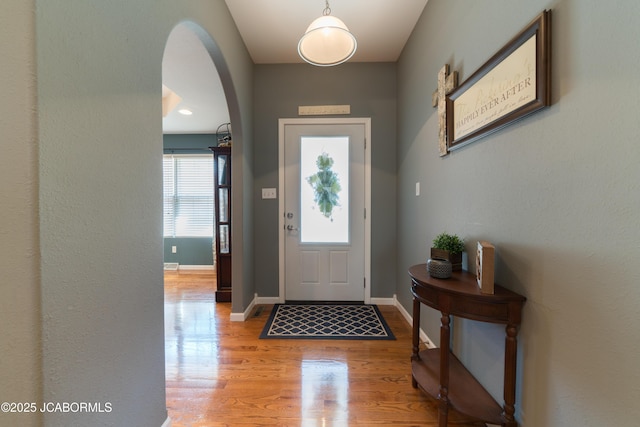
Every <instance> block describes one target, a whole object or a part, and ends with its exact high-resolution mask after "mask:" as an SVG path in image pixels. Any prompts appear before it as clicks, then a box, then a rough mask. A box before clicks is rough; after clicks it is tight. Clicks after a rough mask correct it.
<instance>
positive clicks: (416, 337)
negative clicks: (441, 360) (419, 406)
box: [411, 297, 420, 388]
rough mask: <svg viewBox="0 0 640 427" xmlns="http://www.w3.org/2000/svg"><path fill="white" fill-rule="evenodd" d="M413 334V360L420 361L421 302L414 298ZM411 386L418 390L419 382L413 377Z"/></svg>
mask: <svg viewBox="0 0 640 427" xmlns="http://www.w3.org/2000/svg"><path fill="white" fill-rule="evenodd" d="M412 327H413V332H412V338H411V339H412V350H411V360H420V301H418V299H417V298H415V297H414V298H413V325H412ZM411 385H412V386H413V388H418V382H417V381H416V379H415V378H414V377H413V375H412V376H411Z"/></svg>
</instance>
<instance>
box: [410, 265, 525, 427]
mask: <svg viewBox="0 0 640 427" xmlns="http://www.w3.org/2000/svg"><path fill="white" fill-rule="evenodd" d="M409 276H411V293H412V294H413V351H412V355H411V368H412V377H413V378H412V384H413V387H416V388H417V387H419V388H420V389H422V390H423V391H424V392H426V393H427V394H429V395H431V396H433V397H434V398H436V399H437V400H438V402H439V405H438V407H439V412H438V424H439V427H446V426H447V421H448V413H449V409H450V408H451V409H453V410H455V411H456V412H458V413H460V414H463V415H465V416H468V417H469V418H471V419H474V420H478V421H482V422H485V423H489V424H498V425H502V426H505V427H517V425H518V423H517V422H516V420H515V418H514V412H515V400H516V352H517V338H516V337H517V335H518V325H520V321H521V317H522V307H523V306H524V303H525V301H526V298H525V297H524V296H522V295H519V294H517V293H515V292H512V291H510V290H508V289H505V288H503V287H502V286H499V285H495V292H494V294H483V293H481V292H480V288H479V287H478V285H477V283H476V276H475V275H473V274H470V273H469V272H466V271H454V272H453V276H452V277H451V278H449V279H436V278H433V277H431V276H430V275H429V273H428V272H427V267H426V264H419V265H414V266H413V267H411V268H410V269H409ZM421 303H422V304H426V305H428V306H429V307H432V308H434V309H436V310H439V311H440V312H441V314H442V318H441V325H440V348H434V349H427V350H423V351H420V349H419V343H420V340H419V334H420V304H421ZM450 316H458V317H463V318H466V319H472V320H478V321H481V322H490V323H499V324H505V325H506V342H505V356H504V408H503V407H502V406H500V404H498V402H496V400H495V399H494V398H493V397H492V396H491V395H490V394H489V393H488V392H487V391H486V390H485V389H484V387H483V386H482V385H481V384H480V383H479V382H478V381H477V380H476V379H475V378H474V377H473V375H471V373H470V372H469V371H468V370H467V369H466V368H465V367H464V365H463V364H462V363H461V362H460V361H459V360H458V359H457V358H456V357H455V356H454V355H453V353H452V352H451V349H450V348H449V343H450V337H451V331H450V326H449V324H450Z"/></svg>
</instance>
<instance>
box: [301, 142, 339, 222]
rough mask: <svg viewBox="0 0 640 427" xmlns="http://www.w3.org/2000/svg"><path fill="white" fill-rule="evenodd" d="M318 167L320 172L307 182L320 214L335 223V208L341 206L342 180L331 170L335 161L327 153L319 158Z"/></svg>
mask: <svg viewBox="0 0 640 427" xmlns="http://www.w3.org/2000/svg"><path fill="white" fill-rule="evenodd" d="M316 166H318V169H319V170H318V172H316V173H315V174H313V175H311V176H310V177H308V178H307V182H308V183H309V185H311V188H313V192H314V199H313V200H314V202H316V204H317V205H318V208H319V209H320V212H321V213H322V215H324V216H325V217H326V218H330V219H331V221H333V217H332V215H331V213H332V211H333V208H334V207H336V206H340V197H339V193H340V190H342V187H340V179H339V178H338V174H337V173H335V172H334V171H332V170H331V167H332V166H333V159H332V158H331V157H329V155H328V154H327V153H322V154H321V155H319V156H318V159H317V160H316Z"/></svg>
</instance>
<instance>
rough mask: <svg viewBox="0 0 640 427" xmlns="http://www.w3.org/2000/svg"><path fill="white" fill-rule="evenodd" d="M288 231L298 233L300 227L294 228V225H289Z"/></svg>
mask: <svg viewBox="0 0 640 427" xmlns="http://www.w3.org/2000/svg"><path fill="white" fill-rule="evenodd" d="M287 230H289V231H298V227H294V226H293V225H287Z"/></svg>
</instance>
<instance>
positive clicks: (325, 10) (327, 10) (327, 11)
mask: <svg viewBox="0 0 640 427" xmlns="http://www.w3.org/2000/svg"><path fill="white" fill-rule="evenodd" d="M324 4H325V8H324V10H323V11H322V14H323V15H324V16H329V15H331V8H330V7H329V0H325V2H324Z"/></svg>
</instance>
